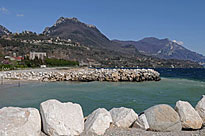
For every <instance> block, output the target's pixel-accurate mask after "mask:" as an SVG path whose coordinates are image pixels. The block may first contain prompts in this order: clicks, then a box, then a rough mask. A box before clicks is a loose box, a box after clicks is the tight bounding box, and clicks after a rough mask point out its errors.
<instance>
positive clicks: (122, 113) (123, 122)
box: [110, 107, 138, 128]
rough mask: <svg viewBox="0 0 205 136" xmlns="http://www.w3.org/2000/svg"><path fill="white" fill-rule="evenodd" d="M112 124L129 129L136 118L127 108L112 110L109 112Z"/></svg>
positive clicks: (132, 111)
mask: <svg viewBox="0 0 205 136" xmlns="http://www.w3.org/2000/svg"><path fill="white" fill-rule="evenodd" d="M110 114H111V116H112V120H113V124H114V125H115V126H117V127H122V128H129V127H130V126H131V125H132V124H133V123H134V122H135V121H136V120H137V118H138V115H137V113H135V111H134V110H133V109H129V108H124V107H121V108H113V109H111V110H110Z"/></svg>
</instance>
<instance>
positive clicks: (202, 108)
mask: <svg viewBox="0 0 205 136" xmlns="http://www.w3.org/2000/svg"><path fill="white" fill-rule="evenodd" d="M195 109H196V111H197V112H198V113H199V115H200V117H201V118H202V120H203V124H204V125H205V95H203V96H202V98H201V100H200V101H199V102H198V103H197V105H196V107H195Z"/></svg>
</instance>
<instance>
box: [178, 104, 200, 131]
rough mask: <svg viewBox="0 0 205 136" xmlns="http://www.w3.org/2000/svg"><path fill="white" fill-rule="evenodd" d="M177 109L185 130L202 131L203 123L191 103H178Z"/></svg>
mask: <svg viewBox="0 0 205 136" xmlns="http://www.w3.org/2000/svg"><path fill="white" fill-rule="evenodd" d="M175 109H176V111H177V112H178V114H179V116H180V119H181V123H182V127H183V128H184V129H200V128H201V127H202V123H203V121H202V119H201V117H200V116H199V114H198V113H197V112H196V111H195V109H194V108H193V107H192V106H191V104H190V103H188V102H186V101H178V102H177V103H176V107H175Z"/></svg>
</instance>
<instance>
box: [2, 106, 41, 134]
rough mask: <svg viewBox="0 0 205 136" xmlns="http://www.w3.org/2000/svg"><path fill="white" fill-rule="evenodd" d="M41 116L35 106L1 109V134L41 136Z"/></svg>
mask: <svg viewBox="0 0 205 136" xmlns="http://www.w3.org/2000/svg"><path fill="white" fill-rule="evenodd" d="M40 133H41V117H40V114H39V111H38V110H37V109H35V108H18V107H5V108H2V109H0V136H40Z"/></svg>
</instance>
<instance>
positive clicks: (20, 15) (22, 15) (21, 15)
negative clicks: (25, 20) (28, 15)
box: [16, 14, 24, 17]
mask: <svg viewBox="0 0 205 136" xmlns="http://www.w3.org/2000/svg"><path fill="white" fill-rule="evenodd" d="M16 16H17V17H24V14H16Z"/></svg>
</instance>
